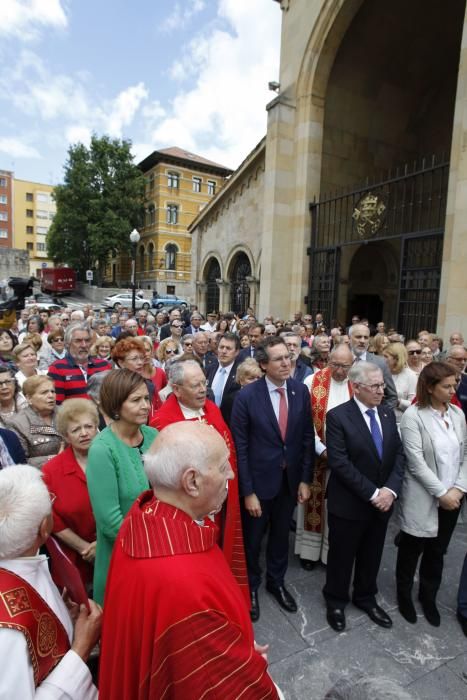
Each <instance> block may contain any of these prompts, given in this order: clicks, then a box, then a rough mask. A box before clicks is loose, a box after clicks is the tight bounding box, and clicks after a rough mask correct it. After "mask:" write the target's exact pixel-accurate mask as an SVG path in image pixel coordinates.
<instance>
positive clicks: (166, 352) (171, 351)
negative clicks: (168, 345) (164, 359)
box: [165, 350, 175, 355]
mask: <svg viewBox="0 0 467 700" xmlns="http://www.w3.org/2000/svg"><path fill="white" fill-rule="evenodd" d="M174 352H175V350H166V351H165V354H166V355H173V354H174Z"/></svg>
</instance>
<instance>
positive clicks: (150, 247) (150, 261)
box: [148, 242, 154, 270]
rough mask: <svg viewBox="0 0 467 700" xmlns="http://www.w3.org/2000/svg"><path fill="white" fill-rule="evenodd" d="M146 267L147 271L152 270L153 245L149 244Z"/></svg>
mask: <svg viewBox="0 0 467 700" xmlns="http://www.w3.org/2000/svg"><path fill="white" fill-rule="evenodd" d="M148 265H149V270H153V269H154V243H152V242H151V243H150V244H149V246H148Z"/></svg>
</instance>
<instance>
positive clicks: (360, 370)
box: [347, 360, 383, 384]
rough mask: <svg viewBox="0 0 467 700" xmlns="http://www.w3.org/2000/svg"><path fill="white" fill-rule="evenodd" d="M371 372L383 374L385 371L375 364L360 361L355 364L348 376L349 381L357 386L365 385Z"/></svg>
mask: <svg viewBox="0 0 467 700" xmlns="http://www.w3.org/2000/svg"><path fill="white" fill-rule="evenodd" d="M370 372H381V373H382V372H383V370H382V369H381V367H378V365H375V364H374V363H373V362H363V360H360V362H355V364H353V365H352V367H351V368H350V370H349V374H348V375H347V376H348V378H349V381H351V382H353V383H355V384H363V383H364V382H366V380H367V379H368V375H369V374H370Z"/></svg>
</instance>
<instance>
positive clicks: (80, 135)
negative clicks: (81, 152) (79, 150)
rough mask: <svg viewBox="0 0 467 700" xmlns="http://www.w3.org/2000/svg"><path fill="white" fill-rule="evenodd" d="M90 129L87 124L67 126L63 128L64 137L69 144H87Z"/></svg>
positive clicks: (89, 140)
mask: <svg viewBox="0 0 467 700" xmlns="http://www.w3.org/2000/svg"><path fill="white" fill-rule="evenodd" d="M91 136H92V130H91V129H89V128H88V127H87V126H79V125H76V126H69V127H67V128H66V129H65V138H66V140H67V141H68V143H70V144H74V143H82V144H84V145H85V146H89V144H90V143H91Z"/></svg>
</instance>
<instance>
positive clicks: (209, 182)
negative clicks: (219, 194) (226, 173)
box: [208, 180, 216, 195]
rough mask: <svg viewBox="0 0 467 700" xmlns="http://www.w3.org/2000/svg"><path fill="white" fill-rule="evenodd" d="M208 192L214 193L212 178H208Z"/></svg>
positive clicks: (214, 186)
mask: <svg viewBox="0 0 467 700" xmlns="http://www.w3.org/2000/svg"><path fill="white" fill-rule="evenodd" d="M208 194H212V195H214V194H216V183H215V182H214V180H208Z"/></svg>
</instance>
